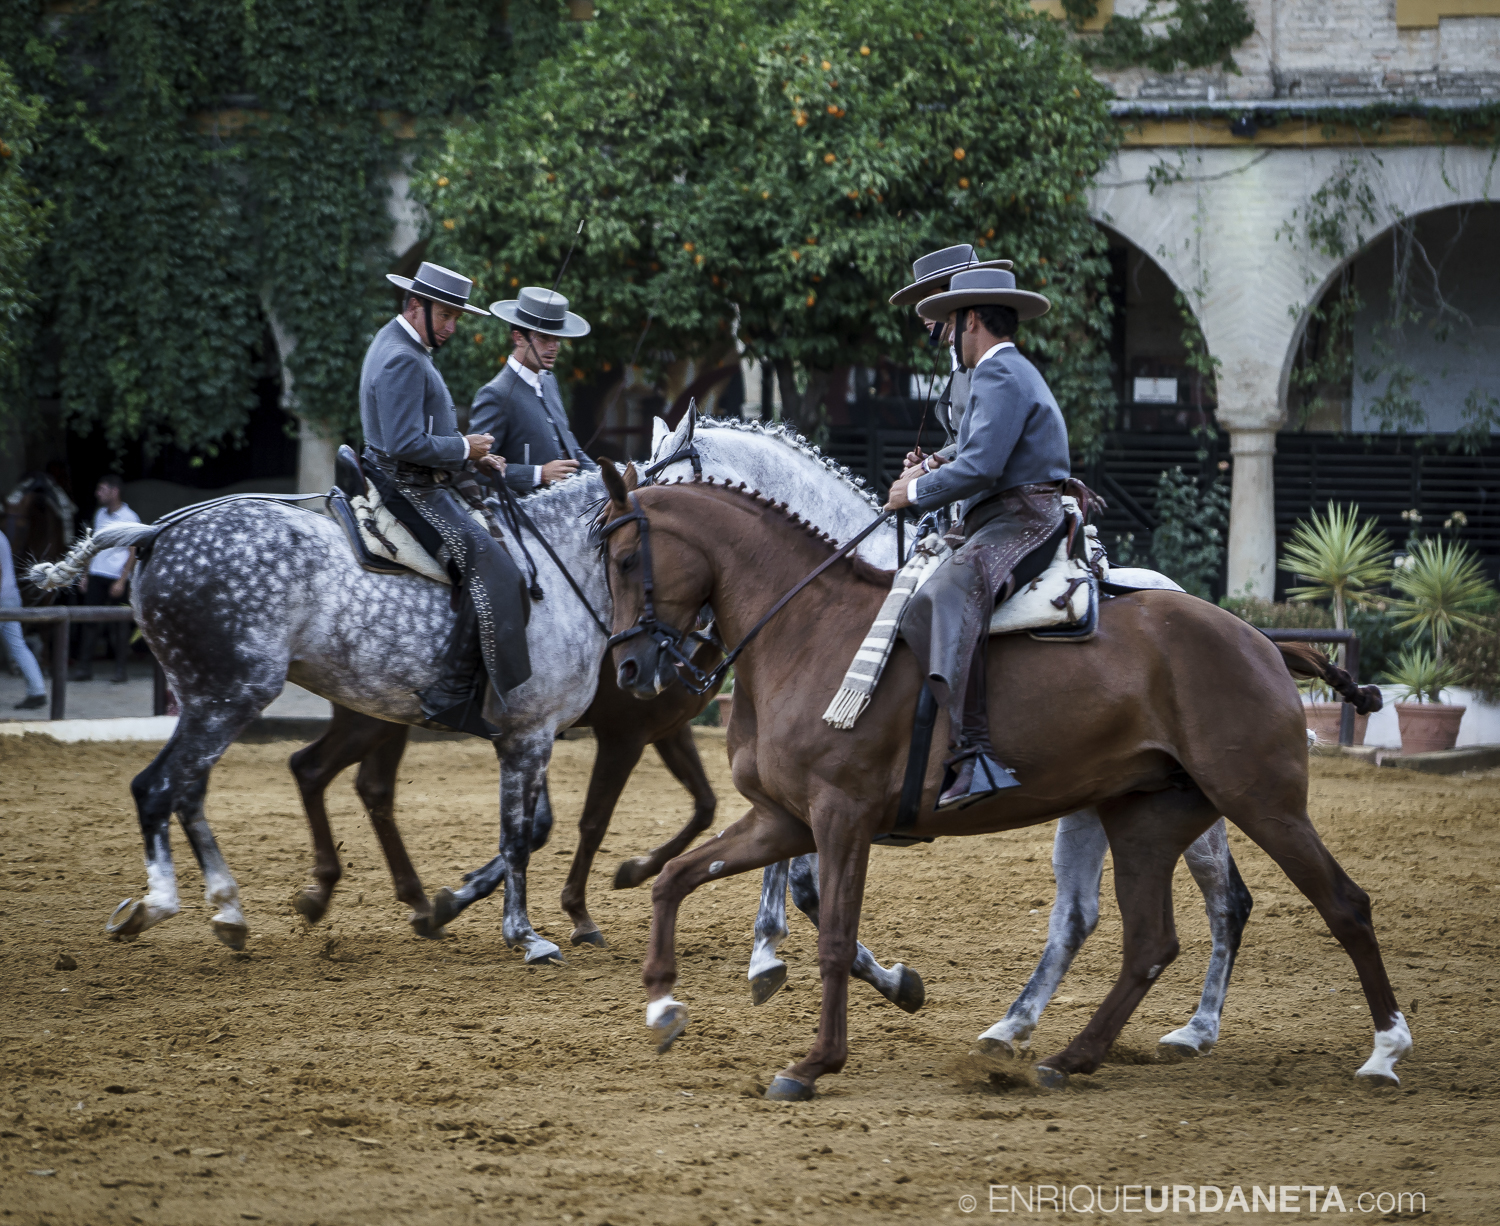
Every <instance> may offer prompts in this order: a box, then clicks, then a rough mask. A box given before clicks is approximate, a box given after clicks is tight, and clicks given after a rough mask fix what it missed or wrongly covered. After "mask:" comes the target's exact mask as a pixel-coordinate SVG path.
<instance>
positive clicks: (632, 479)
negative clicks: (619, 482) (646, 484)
mask: <svg viewBox="0 0 1500 1226" xmlns="http://www.w3.org/2000/svg"><path fill="white" fill-rule="evenodd" d="M640 486H641V474H640V473H638V472H636V470H635V461H634V460H631V461H630V463H628V464H626V465H625V488H626V489H627V490H634V489H639V488H640Z"/></svg>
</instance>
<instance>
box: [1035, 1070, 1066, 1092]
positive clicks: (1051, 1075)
mask: <svg viewBox="0 0 1500 1226" xmlns="http://www.w3.org/2000/svg"><path fill="white" fill-rule="evenodd" d="M1036 1083H1037V1085H1039V1086H1041V1087H1043V1088H1044V1089H1048V1090H1062V1089H1065V1088H1066V1087H1067V1084H1068V1075H1067V1074H1066V1073H1065V1072H1063V1071H1062V1070H1061V1069H1055V1068H1049V1067H1048V1066H1047V1065H1045V1064H1038V1065H1037V1066H1036Z"/></svg>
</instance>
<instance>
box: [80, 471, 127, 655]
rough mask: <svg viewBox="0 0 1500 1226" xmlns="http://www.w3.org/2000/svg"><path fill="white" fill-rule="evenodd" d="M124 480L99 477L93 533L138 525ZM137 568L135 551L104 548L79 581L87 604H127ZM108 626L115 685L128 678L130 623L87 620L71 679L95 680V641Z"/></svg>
mask: <svg viewBox="0 0 1500 1226" xmlns="http://www.w3.org/2000/svg"><path fill="white" fill-rule="evenodd" d="M124 484H125V483H124V481H123V480H122V479H121V478H120V477H118V476H116V475H115V474H114V473H110V474H109V475H108V476H104V477H100V478H99V484H98V486H96V487H95V489H94V498H95V500H96V501H97V502H98V503H99V509H98V510H97V511H95V512H94V535H95V536H98V535H99V533H101V532H103V531H104V530H105V529H106V528H113V527H114V526H115V525H116V524H138V523H140V522H141V517H140V516H139V515H137V514H136V513H135V512H134V511H132V510H131V509H130V508H129V507H128V506H126V505H125V500H124V498H123V497H122V495H123V493H124ZM134 567H135V551H134V550H133V549H129V548H125V547H121V548H119V549H105V550H102V551H101V552H99V553H96V554H95V555H94V558H93V561H91V562H90V563H89V573H88V575H87V576H86V577H85V578H84V579H83V580H82V581H81V582H80V583H79V587H80V588H82V589H83V593H84V596H83V603H84V604H86V605H111V604H124V603H125V593H126V590H127V589H128V586H129V583H130V572H131V570H133V569H134ZM101 624H102V625H103V626H104V628H105V642H107V643H109V644H110V645H111V646H112V647H113V648H114V657H115V675H114V680H115V682H116V684H119V683H120V682H123V681H125V680H126V679H127V678H126V673H125V661H126V658H127V657H128V655H129V652H130V623H129V622H123V621H120V622H104V623H100V622H85V623H84V624H83V629H82V634H81V635H80V636H79V644H78V660H77V663H76V664H75V665H74V667H73V670H72V671H71V672H70V673H69V674H68V678H69V680H72V681H92V680H93V679H94V641H95V637H96V636H97V634H98V632H99V627H100V625H101Z"/></svg>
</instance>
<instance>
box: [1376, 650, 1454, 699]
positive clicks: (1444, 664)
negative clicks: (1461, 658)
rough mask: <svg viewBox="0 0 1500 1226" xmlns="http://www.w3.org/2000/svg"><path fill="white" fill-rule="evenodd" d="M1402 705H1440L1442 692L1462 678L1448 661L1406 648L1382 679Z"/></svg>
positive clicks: (1438, 656) (1439, 656)
mask: <svg viewBox="0 0 1500 1226" xmlns="http://www.w3.org/2000/svg"><path fill="white" fill-rule="evenodd" d="M1384 680H1385V681H1387V682H1389V683H1390V684H1391V685H1394V686H1396V687H1397V688H1398V689H1399V690H1400V691H1401V694H1400V697H1401V698H1402V699H1404V700H1405V701H1406V702H1442V701H1443V691H1444V690H1446V689H1448V688H1449V687H1451V686H1455V685H1458V684H1459V683H1460V682H1461V681H1462V678H1461V677H1460V676H1459V673H1458V670H1457V669H1456V668H1455V667H1454V665H1453V662H1452V661H1451V660H1444V659H1443V657H1442V655H1441V654H1439V653H1434V652H1431V651H1428V650H1427V648H1425V647H1407V648H1405V649H1404V650H1403V651H1402V652H1401V655H1400V657H1399V658H1398V659H1397V661H1396V664H1395V667H1393V668H1392V669H1391V670H1390V671H1389V672H1388V673H1387V674H1386V675H1385V678H1384Z"/></svg>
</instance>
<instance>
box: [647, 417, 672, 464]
mask: <svg viewBox="0 0 1500 1226" xmlns="http://www.w3.org/2000/svg"><path fill="white" fill-rule="evenodd" d="M671 437H672V427H671V426H669V425H667V423H666V422H664V421H663V420H662V419H661V418H660V417H653V418H652V419H651V458H652V459H653V460H654V459H656V457H657V456H659V455H661V454H662V450H661V445H662V441H663V440H664V439H668V438H671Z"/></svg>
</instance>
